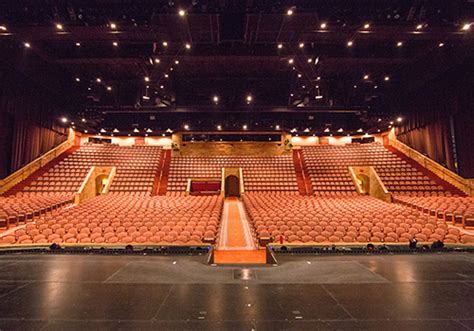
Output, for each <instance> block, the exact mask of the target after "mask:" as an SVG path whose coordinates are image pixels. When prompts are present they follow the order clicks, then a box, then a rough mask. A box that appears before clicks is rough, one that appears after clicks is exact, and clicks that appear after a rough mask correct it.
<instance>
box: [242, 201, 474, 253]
mask: <svg viewBox="0 0 474 331" xmlns="http://www.w3.org/2000/svg"><path fill="white" fill-rule="evenodd" d="M243 200H244V204H245V206H246V209H247V212H248V215H249V219H250V220H251V224H252V225H253V227H254V230H255V233H256V235H257V237H258V239H265V238H270V239H271V240H272V241H275V242H279V241H280V240H281V239H282V240H283V241H284V242H285V243H293V244H294V243H330V242H332V243H338V242H345V243H352V242H362V243H367V242H373V243H380V242H386V243H396V242H408V241H409V240H410V239H412V238H416V239H417V240H418V241H420V242H433V241H436V240H442V241H444V242H445V243H458V242H461V243H469V242H473V241H474V237H472V236H469V235H463V234H462V232H461V231H460V230H459V229H457V228H454V227H449V226H448V225H447V224H446V223H445V222H443V221H440V220H437V219H436V218H435V217H429V216H428V215H422V214H420V213H419V212H417V211H416V210H414V209H412V208H409V207H407V206H403V205H400V204H393V203H386V202H383V201H381V200H378V199H375V198H372V197H368V196H360V197H353V196H345V197H311V196H300V195H285V194H281V195H266V194H260V193H247V194H246V195H245V196H244V199H243Z"/></svg>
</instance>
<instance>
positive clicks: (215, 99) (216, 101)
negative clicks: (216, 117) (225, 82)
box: [212, 95, 219, 103]
mask: <svg viewBox="0 0 474 331" xmlns="http://www.w3.org/2000/svg"><path fill="white" fill-rule="evenodd" d="M212 101H214V103H218V102H219V97H218V96H217V95H215V96H214V97H213V98H212Z"/></svg>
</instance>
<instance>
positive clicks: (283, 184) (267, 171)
mask: <svg viewBox="0 0 474 331" xmlns="http://www.w3.org/2000/svg"><path fill="white" fill-rule="evenodd" d="M223 167H241V168H242V171H243V178H244V186H245V190H246V191H280V190H282V191H297V190H298V185H297V182H296V174H295V169H294V164H293V159H292V157H291V156H289V155H279V156H262V157H256V156H209V157H200V156H176V157H172V158H171V163H170V173H169V176H168V191H171V192H172V191H184V190H185V189H186V184H187V180H188V179H189V178H220V177H221V169H222V168H223Z"/></svg>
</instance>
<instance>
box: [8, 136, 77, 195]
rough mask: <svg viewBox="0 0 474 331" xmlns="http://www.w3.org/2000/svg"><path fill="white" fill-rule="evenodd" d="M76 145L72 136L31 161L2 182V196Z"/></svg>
mask: <svg viewBox="0 0 474 331" xmlns="http://www.w3.org/2000/svg"><path fill="white" fill-rule="evenodd" d="M73 145H74V135H72V137H71V135H70V137H68V140H66V141H65V142H63V143H61V144H59V145H58V146H56V147H55V148H53V149H51V150H50V151H48V152H46V153H45V154H43V155H41V156H40V157H38V158H37V159H35V160H33V161H31V162H30V163H28V164H27V165H26V166H24V167H22V168H21V169H18V170H17V171H15V172H14V173H12V174H11V175H10V176H8V177H6V178H4V179H2V180H0V194H3V193H5V192H7V191H8V190H9V189H11V188H12V187H14V186H15V185H17V184H18V183H20V182H22V181H23V180H25V179H27V178H28V177H29V176H30V175H31V174H32V173H33V172H35V171H36V170H38V169H40V168H41V167H43V166H45V165H46V164H47V163H48V162H50V161H51V160H53V159H55V158H56V157H58V156H59V155H61V154H62V153H64V152H65V151H66V150H68V149H69V148H71V147H72V146H73Z"/></svg>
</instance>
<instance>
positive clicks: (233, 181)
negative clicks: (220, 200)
mask: <svg viewBox="0 0 474 331" xmlns="http://www.w3.org/2000/svg"><path fill="white" fill-rule="evenodd" d="M239 186H240V183H239V179H238V178H237V176H234V175H230V176H228V177H227V178H226V179H225V195H226V197H238V196H240V189H239Z"/></svg>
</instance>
